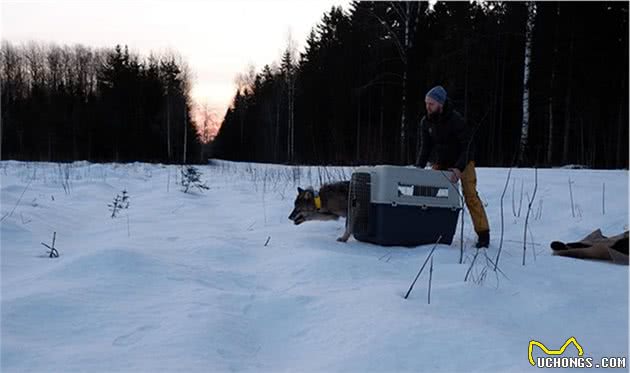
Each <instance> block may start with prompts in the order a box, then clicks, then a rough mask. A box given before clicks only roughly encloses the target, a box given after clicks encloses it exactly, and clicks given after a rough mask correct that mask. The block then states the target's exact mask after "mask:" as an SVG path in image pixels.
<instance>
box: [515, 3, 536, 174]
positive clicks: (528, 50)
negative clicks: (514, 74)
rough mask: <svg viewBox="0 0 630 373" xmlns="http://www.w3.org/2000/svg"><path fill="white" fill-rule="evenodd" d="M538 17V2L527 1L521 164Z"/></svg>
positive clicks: (524, 145)
mask: <svg viewBox="0 0 630 373" xmlns="http://www.w3.org/2000/svg"><path fill="white" fill-rule="evenodd" d="M535 18H536V2H534V1H530V2H529V3H527V24H526V30H525V62H524V68H523V120H522V124H521V142H520V146H519V164H522V163H523V161H524V160H525V151H526V150H527V141H528V137H529V69H530V62H531V56H532V39H533V31H534V21H535Z"/></svg>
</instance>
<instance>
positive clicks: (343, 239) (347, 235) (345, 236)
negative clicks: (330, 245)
mask: <svg viewBox="0 0 630 373" xmlns="http://www.w3.org/2000/svg"><path fill="white" fill-rule="evenodd" d="M349 219H350V218H347V219H346V231H345V232H343V236H341V237H339V238H337V241H339V242H347V241H348V238H350V235H351V234H352V232H350V228H349V226H350V224H349V223H348V220H349Z"/></svg>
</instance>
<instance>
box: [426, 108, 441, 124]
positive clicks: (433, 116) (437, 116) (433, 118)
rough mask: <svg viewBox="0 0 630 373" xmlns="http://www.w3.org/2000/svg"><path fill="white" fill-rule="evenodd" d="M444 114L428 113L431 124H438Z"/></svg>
mask: <svg viewBox="0 0 630 373" xmlns="http://www.w3.org/2000/svg"><path fill="white" fill-rule="evenodd" d="M441 114H442V113H440V112H437V111H434V112H433V113H429V112H427V118H428V119H429V120H430V121H431V122H437V121H438V120H439V119H440V115H441Z"/></svg>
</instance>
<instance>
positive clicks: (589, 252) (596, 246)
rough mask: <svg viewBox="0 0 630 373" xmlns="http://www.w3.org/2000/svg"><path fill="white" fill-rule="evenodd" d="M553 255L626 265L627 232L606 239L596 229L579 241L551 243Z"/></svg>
mask: <svg viewBox="0 0 630 373" xmlns="http://www.w3.org/2000/svg"><path fill="white" fill-rule="evenodd" d="M551 250H553V255H559V256H568V257H571V258H579V259H596V260H606V261H610V262H613V263H617V264H625V265H628V231H625V232H624V233H622V234H619V235H616V236H613V237H606V236H604V235H603V234H602V231H601V230H599V229H597V230H596V231H594V232H593V233H591V234H589V235H588V236H586V237H584V238H583V239H582V240H581V241H577V242H570V243H564V242H560V241H554V242H552V243H551Z"/></svg>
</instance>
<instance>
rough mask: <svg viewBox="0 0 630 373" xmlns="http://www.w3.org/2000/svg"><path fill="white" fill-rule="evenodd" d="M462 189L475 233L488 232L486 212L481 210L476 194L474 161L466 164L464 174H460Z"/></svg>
mask: <svg viewBox="0 0 630 373" xmlns="http://www.w3.org/2000/svg"><path fill="white" fill-rule="evenodd" d="M462 189H463V190H464V201H465V202H466V207H468V211H470V217H471V218H472V221H473V225H474V226H475V232H477V233H480V232H485V231H489V230H490V226H489V225H488V217H487V216H486V210H485V209H484V208H483V204H482V203H481V200H480V199H479V195H478V194H477V174H476V173H475V162H474V161H470V162H468V165H466V168H464V172H462Z"/></svg>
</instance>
